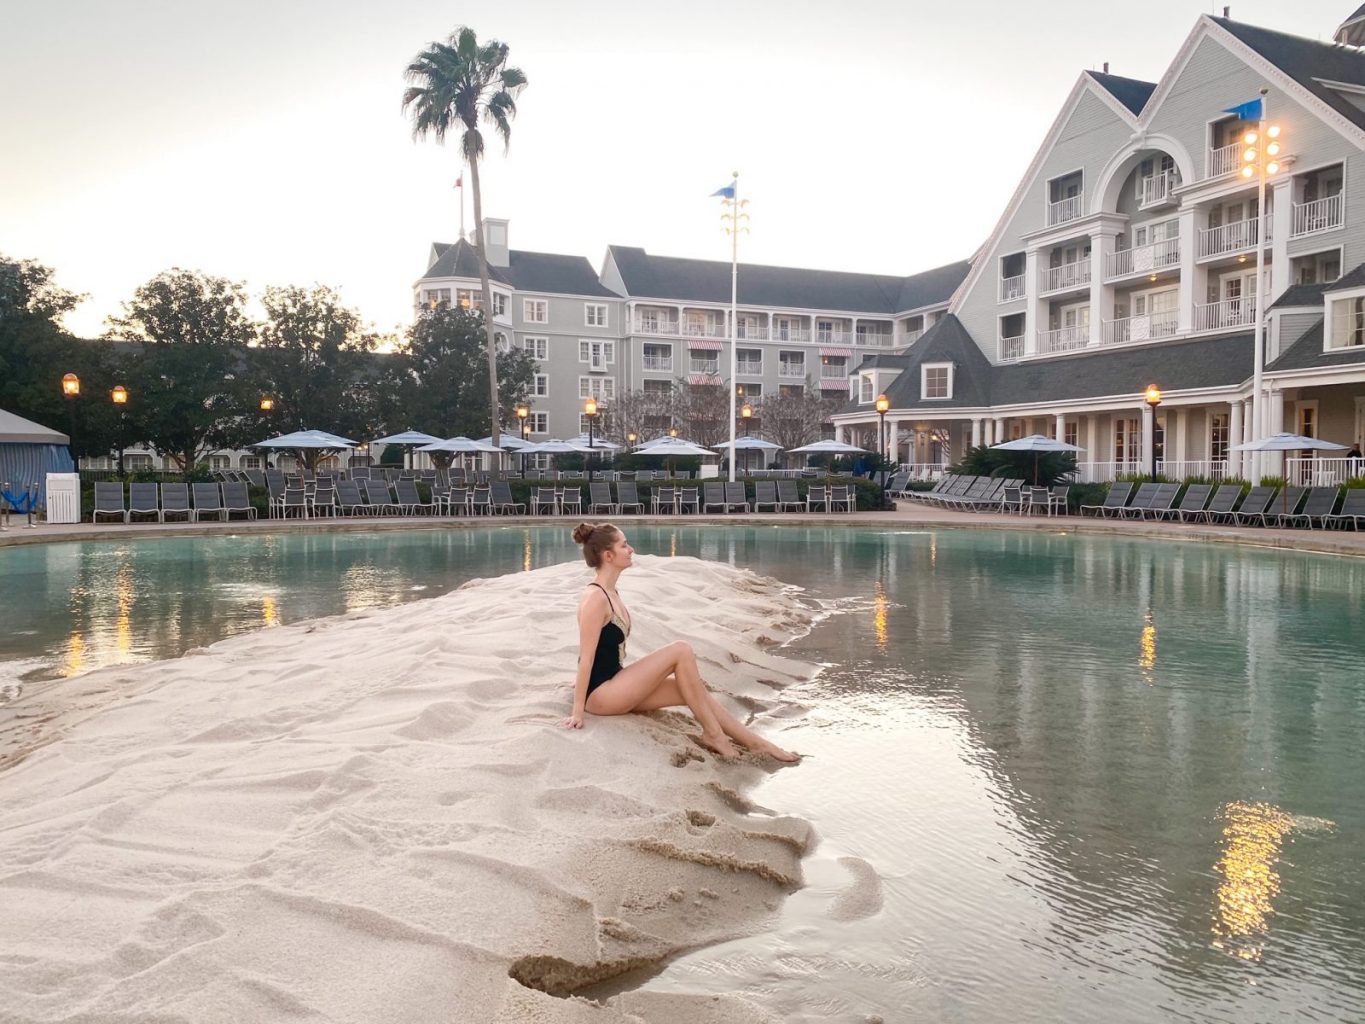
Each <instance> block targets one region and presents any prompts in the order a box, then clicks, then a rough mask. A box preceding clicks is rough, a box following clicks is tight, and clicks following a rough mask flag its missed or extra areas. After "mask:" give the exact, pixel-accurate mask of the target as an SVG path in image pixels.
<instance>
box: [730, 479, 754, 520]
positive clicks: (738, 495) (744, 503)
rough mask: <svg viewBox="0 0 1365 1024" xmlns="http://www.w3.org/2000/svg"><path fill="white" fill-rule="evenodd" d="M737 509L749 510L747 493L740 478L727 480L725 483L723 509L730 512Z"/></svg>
mask: <svg viewBox="0 0 1365 1024" xmlns="http://www.w3.org/2000/svg"><path fill="white" fill-rule="evenodd" d="M735 509H739V511H741V512H748V511H749V495H748V494H746V493H745V491H744V483H743V481H740V480H732V481H727V482H726V484H725V511H726V512H731V511H733V510H735Z"/></svg>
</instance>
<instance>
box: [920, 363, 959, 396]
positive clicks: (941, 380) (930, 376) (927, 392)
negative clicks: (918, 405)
mask: <svg viewBox="0 0 1365 1024" xmlns="http://www.w3.org/2000/svg"><path fill="white" fill-rule="evenodd" d="M919 380H920V391H919V394H920V399H921V400H923V401H926V402H929V401H933V400H934V399H943V398H952V397H953V364H952V363H924V364H922V365H921V366H920V368H919Z"/></svg>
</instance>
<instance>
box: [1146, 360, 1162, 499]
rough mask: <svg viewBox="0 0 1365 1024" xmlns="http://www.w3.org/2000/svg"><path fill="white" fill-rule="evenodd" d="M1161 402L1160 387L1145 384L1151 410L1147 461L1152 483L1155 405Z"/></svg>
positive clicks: (1154, 455) (1154, 475)
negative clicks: (1150, 438) (1150, 432)
mask: <svg viewBox="0 0 1365 1024" xmlns="http://www.w3.org/2000/svg"><path fill="white" fill-rule="evenodd" d="M1160 404H1161V389H1160V388H1159V387H1157V386H1156V385H1155V384H1148V385H1147V406H1148V408H1150V409H1151V410H1152V440H1151V443H1150V444H1149V445H1148V446H1147V447H1148V449H1149V450H1148V452H1147V461H1148V464H1149V465H1150V466H1151V470H1152V473H1151V476H1152V483H1156V407H1157V406H1158V405H1160Z"/></svg>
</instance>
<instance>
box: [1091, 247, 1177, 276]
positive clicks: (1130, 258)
mask: <svg viewBox="0 0 1365 1024" xmlns="http://www.w3.org/2000/svg"><path fill="white" fill-rule="evenodd" d="M1104 262H1105V268H1104V273H1105V276H1106V277H1124V276H1126V275H1128V274H1149V273H1151V272H1152V271H1154V270H1162V269H1164V268H1166V267H1174V266H1179V264H1180V239H1178V238H1163V239H1162V240H1161V241H1160V242H1152V243H1151V244H1150V245H1139V246H1135V247H1134V248H1132V249H1120V250H1119V251H1118V252H1112V253H1110V254H1109V255H1108V256H1106V257H1105V259H1104Z"/></svg>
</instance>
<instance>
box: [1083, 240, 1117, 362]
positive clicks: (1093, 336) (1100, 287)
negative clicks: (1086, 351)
mask: <svg viewBox="0 0 1365 1024" xmlns="http://www.w3.org/2000/svg"><path fill="white" fill-rule="evenodd" d="M1117 238H1118V230H1117V229H1115V228H1102V229H1101V230H1099V231H1097V232H1095V234H1093V235H1092V236H1091V237H1090V344H1092V345H1102V344H1104V321H1105V320H1112V319H1113V317H1114V289H1113V288H1112V287H1106V286H1105V283H1104V264H1105V258H1106V257H1107V256H1110V255H1112V254H1113V252H1114V247H1115V242H1116V240H1117Z"/></svg>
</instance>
